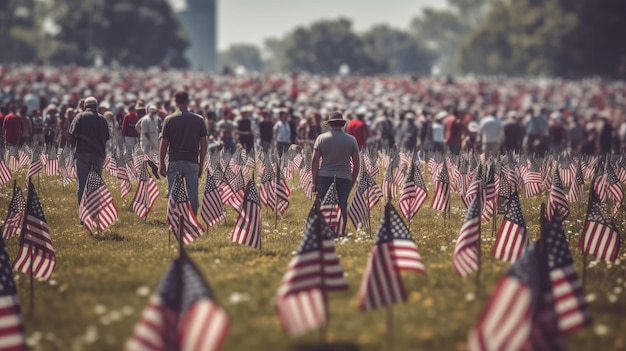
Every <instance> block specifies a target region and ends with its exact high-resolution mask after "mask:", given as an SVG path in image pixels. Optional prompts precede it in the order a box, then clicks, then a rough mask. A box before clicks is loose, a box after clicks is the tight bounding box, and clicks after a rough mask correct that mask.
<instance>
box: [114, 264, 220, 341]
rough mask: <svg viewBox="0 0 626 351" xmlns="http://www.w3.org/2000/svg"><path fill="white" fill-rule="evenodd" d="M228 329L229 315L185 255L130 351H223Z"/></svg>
mask: <svg viewBox="0 0 626 351" xmlns="http://www.w3.org/2000/svg"><path fill="white" fill-rule="evenodd" d="M228 329H229V321H228V315H227V314H226V312H225V311H224V309H222V307H220V306H219V305H218V304H217V302H216V301H215V299H214V297H213V292H212V291H211V288H210V287H209V285H208V284H207V283H206V281H205V280H204V278H203V277H202V274H201V273H200V271H199V270H198V268H197V267H196V265H195V264H194V263H193V262H192V261H191V259H190V258H189V256H187V254H186V253H182V254H181V255H180V257H178V258H177V259H176V260H175V261H174V262H173V263H172V265H171V266H170V268H169V269H168V271H167V273H166V274H165V276H164V277H163V280H162V281H161V284H160V286H159V289H158V292H157V293H156V294H154V295H153V296H152V297H151V298H150V301H149V302H148V306H146V308H145V310H144V311H143V314H142V316H141V319H140V320H139V322H138V323H137V325H136V326H135V331H134V333H133V335H132V337H131V338H130V339H129V340H128V342H127V343H126V351H169V350H220V349H221V346H222V343H223V341H224V338H225V337H226V334H227V333H228Z"/></svg>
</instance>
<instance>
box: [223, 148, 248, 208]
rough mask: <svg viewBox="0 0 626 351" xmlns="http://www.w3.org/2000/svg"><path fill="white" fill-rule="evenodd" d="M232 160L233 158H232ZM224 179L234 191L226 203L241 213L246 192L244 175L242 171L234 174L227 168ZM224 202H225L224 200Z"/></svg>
mask: <svg viewBox="0 0 626 351" xmlns="http://www.w3.org/2000/svg"><path fill="white" fill-rule="evenodd" d="M231 159H232V158H231ZM224 178H226V181H227V182H228V184H227V185H228V186H229V187H230V189H231V190H232V193H233V195H232V196H230V197H229V198H228V200H227V201H225V203H228V204H229V205H231V206H232V207H233V209H235V211H239V209H240V208H241V205H242V202H243V196H244V191H245V187H246V182H245V180H244V179H243V175H242V174H241V171H238V172H237V173H235V172H233V171H232V170H231V168H226V171H225V172H224ZM222 201H224V200H223V199H222Z"/></svg>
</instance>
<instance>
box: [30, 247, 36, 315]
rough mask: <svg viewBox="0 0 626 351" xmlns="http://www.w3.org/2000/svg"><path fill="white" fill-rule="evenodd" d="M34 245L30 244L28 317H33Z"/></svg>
mask: <svg viewBox="0 0 626 351" xmlns="http://www.w3.org/2000/svg"><path fill="white" fill-rule="evenodd" d="M34 249H35V248H34V247H33V246H32V245H31V246H30V318H31V319H32V318H34V317H35V278H33V274H34V273H33V268H34V266H35V264H34V262H33V261H34V260H35V258H34V254H35V253H34Z"/></svg>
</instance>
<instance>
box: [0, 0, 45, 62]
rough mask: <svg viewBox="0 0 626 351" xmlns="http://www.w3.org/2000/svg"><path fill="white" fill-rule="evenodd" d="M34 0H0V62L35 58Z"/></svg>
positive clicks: (36, 33) (36, 25)
mask: <svg viewBox="0 0 626 351" xmlns="http://www.w3.org/2000/svg"><path fill="white" fill-rule="evenodd" d="M34 9H35V4H34V0H0V43H2V50H0V62H23V61H33V60H35V59H36V58H37V39H38V36H39V29H38V23H37V22H36V21H35V16H34Z"/></svg>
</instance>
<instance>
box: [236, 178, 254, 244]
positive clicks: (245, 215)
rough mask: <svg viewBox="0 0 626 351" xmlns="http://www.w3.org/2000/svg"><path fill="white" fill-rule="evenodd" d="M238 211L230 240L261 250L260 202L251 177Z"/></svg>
mask: <svg viewBox="0 0 626 351" xmlns="http://www.w3.org/2000/svg"><path fill="white" fill-rule="evenodd" d="M239 211H240V212H239V217H238V218H237V222H235V227H234V228H233V232H232V235H231V240H232V241H233V242H236V243H239V244H242V245H247V246H251V247H253V248H255V249H259V250H261V203H260V201H259V192H258V191H257V189H256V185H254V181H253V180H252V179H251V180H249V181H248V185H247V186H246V193H245V196H244V197H243V203H242V205H241V209H240V210H239Z"/></svg>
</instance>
